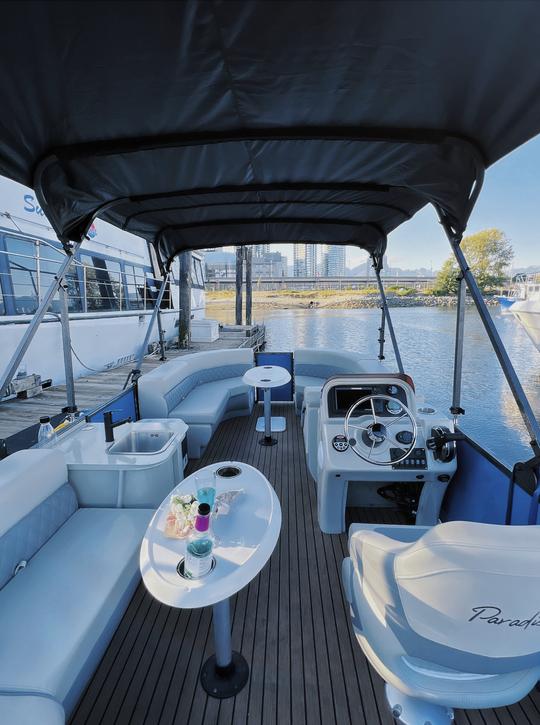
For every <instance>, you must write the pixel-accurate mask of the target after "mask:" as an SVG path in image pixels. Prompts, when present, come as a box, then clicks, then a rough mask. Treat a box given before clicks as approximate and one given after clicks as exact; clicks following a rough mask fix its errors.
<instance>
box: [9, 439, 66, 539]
mask: <svg viewBox="0 0 540 725" xmlns="http://www.w3.org/2000/svg"><path fill="white" fill-rule="evenodd" d="M66 481H67V467H66V463H65V460H64V456H63V455H62V453H61V451H58V450H54V449H51V450H48V449H31V450H27V451H17V453H13V454H12V455H11V456H8V457H7V458H5V459H4V460H3V461H0V536H2V535H3V534H5V533H6V531H8V530H9V529H11V528H12V527H13V526H15V524H16V523H17V522H18V521H20V520H21V519H23V518H24V517H25V516H26V515H27V514H28V513H30V511H32V510H33V509H34V508H36V506H38V505H39V504H40V503H41V502H42V501H44V500H45V499H46V498H48V497H49V496H50V495H51V494H52V493H54V492H55V491H56V490H57V489H58V488H60V486H63V485H64V484H65V482H66Z"/></svg>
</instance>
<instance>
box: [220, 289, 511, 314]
mask: <svg viewBox="0 0 540 725" xmlns="http://www.w3.org/2000/svg"><path fill="white" fill-rule="evenodd" d="M387 300H388V306H389V307H455V306H456V304H457V298H456V297H455V296H450V295H449V296H440V295H392V294H388V295H387ZM485 301H486V304H487V305H490V306H495V305H497V304H498V302H497V300H496V299H495V298H494V297H486V298H485ZM224 303H225V304H227V303H228V300H225V299H224V298H223V296H219V297H216V298H213V295H212V293H209V294H208V296H207V301H206V306H207V308H211V307H224V306H225V304H224ZM466 304H467V305H472V304H473V301H472V299H471V298H470V297H467V298H466ZM253 306H254V307H256V308H257V309H263V310H264V309H268V310H270V309H276V310H287V309H375V308H379V307H380V306H381V302H380V298H379V296H378V295H352V294H350V293H349V294H343V293H336V294H335V295H325V296H324V297H321V296H319V295H317V294H316V293H315V294H314V295H313V296H312V297H311V298H310V297H309V296H302V297H300V296H298V297H297V296H295V295H284V294H282V293H276V294H272V293H271V292H266V293H259V294H257V293H256V294H254V296H253Z"/></svg>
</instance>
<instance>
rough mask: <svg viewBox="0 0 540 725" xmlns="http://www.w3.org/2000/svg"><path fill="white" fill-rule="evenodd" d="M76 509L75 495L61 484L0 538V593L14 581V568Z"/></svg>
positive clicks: (35, 550) (37, 548) (29, 557)
mask: <svg viewBox="0 0 540 725" xmlns="http://www.w3.org/2000/svg"><path fill="white" fill-rule="evenodd" d="M77 507H78V505H77V496H76V495H75V491H74V490H73V488H72V487H71V486H70V485H69V483H64V485H63V486H60V488H57V489H56V491H55V492H54V493H52V494H51V495H50V496H48V497H47V498H46V499H45V500H44V501H42V502H41V503H40V504H38V505H37V506H36V507H35V508H34V509H32V511H30V513H28V514H26V516H25V517H24V518H22V519H21V520H20V521H18V522H17V523H16V524H15V525H14V526H12V527H11V528H10V529H9V530H8V531H6V533H5V534H4V535H3V536H0V589H2V587H4V586H5V585H6V584H7V583H8V581H9V580H10V579H11V578H12V577H13V575H14V571H15V568H16V567H17V566H18V565H19V564H20V563H21V562H23V561H28V560H30V559H31V558H32V557H33V556H34V554H35V553H36V552H37V551H39V549H40V548H41V547H42V546H43V544H45V543H46V542H47V541H48V540H49V539H50V538H51V536H53V535H54V534H55V533H56V531H57V530H58V529H59V528H60V526H62V524H63V523H64V522H65V521H67V520H68V519H69V517H70V516H72V515H73V513H74V512H75V511H76V510H77Z"/></svg>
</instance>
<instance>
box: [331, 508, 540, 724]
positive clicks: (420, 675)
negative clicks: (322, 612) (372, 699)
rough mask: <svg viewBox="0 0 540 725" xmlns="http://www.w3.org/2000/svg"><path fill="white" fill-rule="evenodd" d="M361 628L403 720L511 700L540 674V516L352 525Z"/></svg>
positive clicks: (350, 592)
mask: <svg viewBox="0 0 540 725" xmlns="http://www.w3.org/2000/svg"><path fill="white" fill-rule="evenodd" d="M349 551H350V557H348V558H346V559H345V560H344V562H343V571H342V574H343V584H344V588H345V593H346V596H347V599H348V601H349V603H350V607H351V617H352V622H353V627H354V631H355V634H356V637H357V639H358V641H359V643H360V645H361V647H362V649H363V651H364V654H365V655H366V657H367V659H368V660H369V661H370V663H371V664H372V665H373V667H374V668H375V669H376V670H377V672H378V673H379V674H380V675H381V677H382V678H383V679H384V680H385V681H386V683H387V684H386V695H387V699H388V704H389V706H390V708H391V710H392V714H393V716H394V718H395V719H396V720H397V722H398V723H403V724H404V725H425V723H430V724H431V725H442V724H443V723H448V722H451V721H452V720H453V710H452V708H454V707H456V708H485V707H489V708H491V707H500V706H503V705H509V704H512V703H514V702H517V701H518V700H521V699H522V698H523V697H525V696H526V695H527V694H528V693H529V692H530V691H531V689H532V688H533V687H534V686H535V684H536V683H537V682H538V680H539V679H540V565H539V564H540V526H497V525H492V524H478V523H470V522H461V521H455V522H450V523H445V524H440V525H438V526H435V527H433V528H424V527H408V526H384V525H381V526H379V525H363V524H358V525H353V526H351V528H350V532H349Z"/></svg>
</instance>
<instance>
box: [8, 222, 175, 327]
mask: <svg viewBox="0 0 540 725" xmlns="http://www.w3.org/2000/svg"><path fill="white" fill-rule="evenodd" d="M5 244H6V250H5V251H4V250H2V249H0V282H1V285H0V290H1V292H0V314H2V315H8V314H13V313H14V314H17V315H29V314H30V315H31V314H34V312H35V311H36V310H37V308H38V305H39V303H40V302H41V301H42V299H43V297H44V295H45V293H46V292H47V290H48V288H49V286H50V284H51V282H52V281H53V279H54V277H55V275H56V274H57V273H58V270H59V268H60V265H61V263H62V260H63V258H64V254H63V252H61V251H60V250H59V249H57V248H56V247H54V246H53V245H52V244H49V243H47V242H46V241H44V240H43V239H35V240H30V239H28V238H21V237H16V236H13V237H10V236H7V235H6V239H5ZM128 270H129V271H128ZM64 283H65V287H66V292H67V298H68V310H69V312H71V313H77V312H79V313H80V312H83V313H87V312H109V311H118V312H123V311H128V310H129V311H133V310H152V309H153V307H154V304H155V300H156V299H157V296H158V290H159V287H160V285H161V283H162V280H161V279H158V278H156V277H153V276H150V275H149V274H148V272H146V271H144V270H143V269H142V268H141V269H140V271H139V268H137V267H134V266H131V265H129V266H128V268H127V269H125V270H122V269H121V268H120V265H119V263H118V262H113V261H110V262H109V261H107V262H105V261H104V262H103V266H100V267H98V266H95V265H90V264H87V263H85V262H83V261H80V260H78V259H75V260H74V262H73V265H72V266H71V269H70V270H69V271H68V273H67V275H66V277H65V280H64ZM162 308H163V309H173V299H172V294H166V295H165V296H164V303H163V304H162ZM50 312H53V313H59V312H60V301H59V296H58V294H57V295H56V297H55V298H54V300H53V301H52V303H51V306H50Z"/></svg>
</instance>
